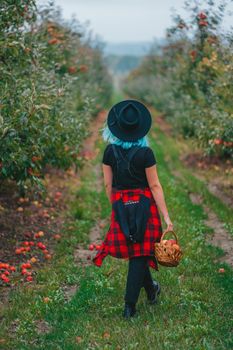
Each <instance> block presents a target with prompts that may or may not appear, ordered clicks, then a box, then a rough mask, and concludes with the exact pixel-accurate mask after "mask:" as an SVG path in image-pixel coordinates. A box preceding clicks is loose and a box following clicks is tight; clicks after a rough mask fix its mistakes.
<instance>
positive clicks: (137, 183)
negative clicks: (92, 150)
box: [102, 144, 157, 189]
mask: <svg viewBox="0 0 233 350" xmlns="http://www.w3.org/2000/svg"><path fill="white" fill-rule="evenodd" d="M117 147H119V146H117ZM120 151H121V153H122V155H123V156H126V154H127V152H129V149H124V148H122V147H120ZM102 163H104V164H106V165H110V166H111V167H112V172H113V182H112V187H116V188H118V189H131V188H144V187H147V186H149V185H148V181H147V178H146V172H145V168H149V167H151V166H152V165H155V164H156V163H157V161H156V159H155V155H154V153H153V151H152V149H151V148H150V147H141V148H140V149H138V150H137V152H136V154H135V155H134V156H133V158H132V160H131V164H132V165H133V167H134V168H135V170H136V171H137V179H136V178H132V177H128V178H123V179H120V183H118V184H116V170H117V162H116V158H115V156H114V152H113V149H112V145H111V144H109V145H107V147H106V148H105V150H104V154H103V159H102Z"/></svg>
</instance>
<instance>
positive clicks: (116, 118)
mask: <svg viewBox="0 0 233 350" xmlns="http://www.w3.org/2000/svg"><path fill="white" fill-rule="evenodd" d="M150 127H151V115H150V112H149V110H148V109H147V108H146V106H145V105H144V104H142V103H141V102H139V101H136V100H124V101H121V102H119V103H117V104H116V105H114V106H113V107H112V108H111V110H110V111H109V114H108V118H107V126H106V127H105V128H104V132H103V137H104V140H105V141H109V142H110V143H109V144H108V145H107V147H106V148H105V151H104V155H103V161H102V163H103V175H104V184H105V189H106V194H107V196H108V199H109V201H110V203H111V204H112V213H111V224H110V227H109V230H108V232H107V234H106V237H105V239H104V241H103V243H102V245H101V248H100V250H99V251H98V253H97V254H96V256H95V257H94V259H93V262H94V264H95V265H96V266H99V267H100V266H101V265H102V262H103V259H104V258H105V257H106V256H107V255H111V256H113V257H116V258H123V259H129V266H128V275H127V282H126V291H125V296H124V299H125V308H124V312H123V316H124V317H125V318H130V317H133V316H134V315H135V313H136V303H137V301H138V297H139V294H140V290H141V287H144V288H145V291H146V294H147V298H148V301H149V302H150V303H152V304H154V303H156V302H157V297H158V295H159V294H160V290H161V288H160V285H159V283H158V282H156V281H153V280H152V276H151V273H150V270H149V266H151V267H152V268H154V269H155V270H158V264H157V260H156V258H155V256H154V244H155V242H159V241H160V238H161V236H162V224H161V219H160V214H159V210H158V208H159V209H160V211H161V213H162V215H163V217H164V221H165V223H166V224H167V230H172V229H173V224H172V222H171V220H170V218H169V214H168V210H167V207H166V203H165V199H164V194H163V189H162V186H161V184H160V182H159V178H158V174H157V169H156V159H155V156H154V153H153V151H152V149H151V148H150V147H149V146H148V140H147V138H146V134H147V133H148V131H149V129H150ZM146 207H147V208H146ZM147 209H148V210H147ZM136 231H137V232H136Z"/></svg>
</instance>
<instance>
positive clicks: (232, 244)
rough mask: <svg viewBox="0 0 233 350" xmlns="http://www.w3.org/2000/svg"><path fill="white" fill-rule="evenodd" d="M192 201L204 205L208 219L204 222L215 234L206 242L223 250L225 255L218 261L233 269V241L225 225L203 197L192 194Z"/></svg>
mask: <svg viewBox="0 0 233 350" xmlns="http://www.w3.org/2000/svg"><path fill="white" fill-rule="evenodd" d="M190 199H191V201H192V202H193V203H194V204H198V205H202V206H203V209H204V211H205V213H206V214H207V219H206V220H205V221H204V222H205V225H206V226H209V227H211V228H212V229H213V233H211V234H208V235H207V236H206V241H207V243H209V244H212V245H214V246H216V247H219V248H221V249H222V250H223V251H224V253H225V255H224V256H222V257H220V258H219V259H218V261H221V262H226V263H227V264H229V265H230V266H232V267H233V239H232V237H231V236H230V235H229V233H228V232H227V231H226V229H225V228H224V225H223V223H222V222H220V220H219V219H218V217H217V215H216V214H215V213H214V212H213V211H212V210H211V209H210V208H209V207H207V206H206V205H205V204H203V199H202V197H201V195H199V194H196V193H190Z"/></svg>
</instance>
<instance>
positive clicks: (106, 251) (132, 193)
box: [93, 187, 162, 270]
mask: <svg viewBox="0 0 233 350" xmlns="http://www.w3.org/2000/svg"><path fill="white" fill-rule="evenodd" d="M140 194H143V195H145V196H146V197H148V198H149V199H150V216H149V219H148V221H147V225H146V230H145V234H144V239H143V242H141V243H132V242H127V240H126V238H125V235H124V233H123V232H122V230H121V228H120V225H119V223H118V221H116V215H115V211H114V210H113V208H112V212H111V222H110V227H109V229H108V231H107V234H106V236H105V239H104V241H103V243H102V245H101V247H100V250H99V251H98V253H97V254H96V256H95V257H94V259H93V263H94V264H95V265H96V266H98V267H100V266H101V265H102V263H103V260H104V258H105V257H106V256H107V255H111V256H113V257H115V258H120V259H129V258H132V257H137V256H150V259H149V262H148V263H149V266H151V267H152V268H154V269H155V270H158V264H157V260H156V258H155V256H154V244H155V242H159V241H160V238H161V236H162V224H161V218H160V214H159V210H158V207H157V205H156V202H155V200H154V198H153V195H152V192H151V190H150V188H149V187H146V188H142V189H141V188H136V189H126V190H125V189H124V190H118V189H116V188H112V195H111V202H112V203H113V202H114V201H116V200H118V199H120V198H122V201H123V202H124V203H126V202H130V201H138V200H139V196H140Z"/></svg>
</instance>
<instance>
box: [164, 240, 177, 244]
mask: <svg viewBox="0 0 233 350" xmlns="http://www.w3.org/2000/svg"><path fill="white" fill-rule="evenodd" d="M166 244H171V245H174V244H176V240H175V239H169V240H168V241H167V243H166Z"/></svg>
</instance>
